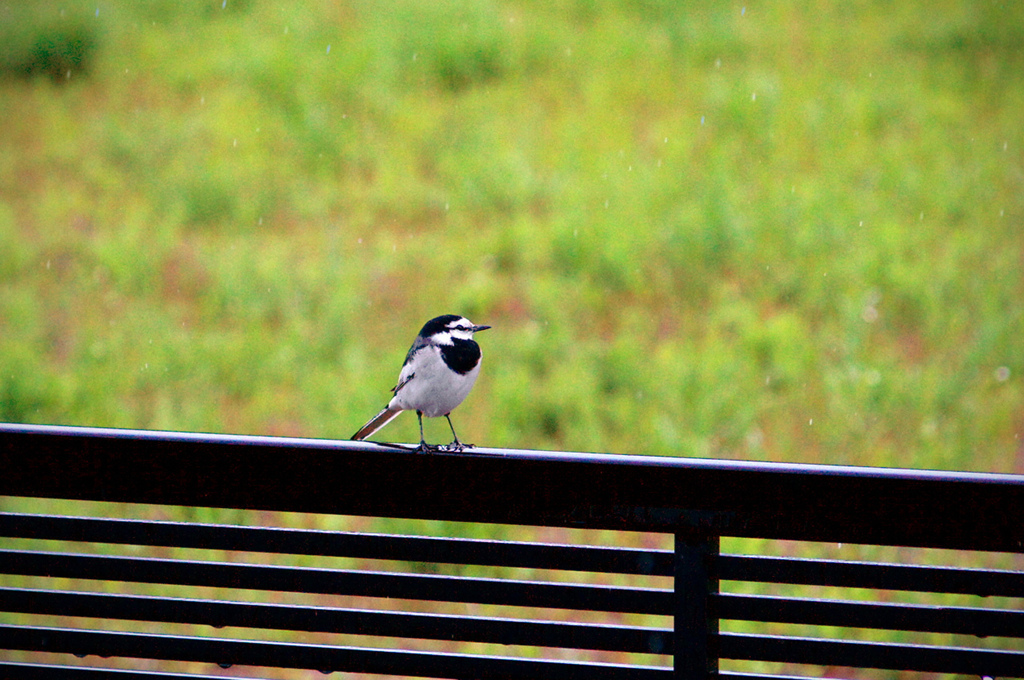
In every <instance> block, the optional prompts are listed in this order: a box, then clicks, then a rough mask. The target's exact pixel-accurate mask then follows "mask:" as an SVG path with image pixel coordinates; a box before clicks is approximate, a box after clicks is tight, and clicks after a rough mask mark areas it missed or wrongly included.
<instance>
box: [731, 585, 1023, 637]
mask: <svg viewBox="0 0 1024 680" xmlns="http://www.w3.org/2000/svg"><path fill="white" fill-rule="evenodd" d="M715 599H716V601H717V604H718V612H719V616H720V617H721V618H722V619H733V620H739V621H772V622H776V623H802V624H812V625H819V626H840V627H847V628H879V629H886V630H905V631H921V632H932V633H952V634H960V635H975V636H978V637H997V636H1001V637H1024V611H1015V610H1008V609H979V608H974V607H939V606H921V605H907V604H891V603H880V602H850V601H844V600H813V599H803V598H784V597H767V596H763V595H734V594H729V593H723V594H720V595H718V596H716V598H715Z"/></svg>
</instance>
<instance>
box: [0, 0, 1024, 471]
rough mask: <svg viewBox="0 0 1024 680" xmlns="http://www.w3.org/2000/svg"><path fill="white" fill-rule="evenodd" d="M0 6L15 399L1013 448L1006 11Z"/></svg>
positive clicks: (1021, 455) (945, 452) (1020, 284)
mask: <svg viewBox="0 0 1024 680" xmlns="http://www.w3.org/2000/svg"><path fill="white" fill-rule="evenodd" d="M0 19H2V22H0V32H2V33H3V35H2V38H3V39H2V40H0V44H3V45H4V47H3V51H2V53H0V91H2V93H0V129H2V130H3V132H2V133H0V420H5V421H20V422H45V423H64V424H80V425H97V426H115V427H139V428H155V429H174V430H199V431H229V432H247V433H269V434H285V435H303V436H316V437H347V436H349V435H350V434H351V433H352V432H353V431H354V430H355V429H356V428H357V427H358V426H359V425H360V424H362V422H363V421H364V420H365V419H366V418H367V417H369V415H370V414H372V413H374V412H375V410H376V409H377V408H379V407H380V406H381V405H382V404H383V402H384V401H385V400H386V397H387V394H388V392H387V390H388V388H390V387H391V385H392V384H393V380H394V377H395V375H396V374H397V370H398V367H399V365H400V363H401V361H402V358H403V356H404V352H405V350H406V349H407V347H408V344H409V343H410V342H411V340H412V337H413V335H414V333H415V331H416V329H418V328H419V326H420V325H421V324H422V323H423V321H425V320H426V319H427V318H430V317H431V316H434V315H436V314H440V313H447V312H456V313H463V314H466V315H467V316H469V317H470V318H472V319H473V320H474V321H478V322H480V323H488V324H491V325H493V326H494V327H495V329H494V330H493V331H490V332H489V333H488V334H486V335H484V336H481V344H482V345H483V348H484V352H485V355H486V358H485V364H484V369H483V373H482V376H481V379H480V381H479V384H478V386H477V388H476V390H475V392H474V394H473V395H472V396H471V397H470V398H469V400H468V401H467V402H466V404H464V405H463V406H462V407H460V409H459V410H458V411H457V412H456V418H455V420H456V422H457V423H458V426H459V432H460V433H461V434H462V435H463V437H464V438H465V439H466V440H468V441H471V442H475V443H478V444H486V445H493V446H511V447H524V448H534V447H537V448H562V449H570V450H597V451H616V452H627V453H645V454H658V455H685V456H714V457H733V458H751V459H761V460H784V461H807V462H835V463H853V464H868V465H898V466H913V467H933V468H954V469H972V470H997V471H1018V472H1022V471H1024V449H1022V448H1021V446H1022V444H1021V440H1020V436H1021V432H1022V430H1024V409H1022V397H1024V394H1022V382H1021V380H1022V377H1024V339H1022V338H1024V303H1022V300H1024V276H1022V257H1024V153H1022V149H1024V127H1022V126H1021V124H1020V123H1021V119H1020V111H1022V110H1024V82H1022V78H1024V76H1022V75H1021V74H1024V17H1022V16H1020V13H1019V12H1017V11H1016V10H1015V8H1014V7H1013V5H1012V3H1010V4H1000V3H994V2H982V3H977V2H962V1H954V0H943V1H940V2H939V3H937V4H936V3H927V4H925V3H922V2H911V3H901V4H900V5H898V6H893V5H891V4H890V3H881V2H856V3H846V4H843V5H841V6H830V5H827V4H821V3H808V2H783V3H771V4H753V3H751V4H746V5H745V4H743V3H720V4H715V5H710V6H699V7H697V6H692V5H688V4H683V3H667V2H656V1H654V0H651V1H647V2H643V1H636V2H626V1H623V2H606V3H589V2H583V1H582V0H581V1H578V2H571V1H563V2H556V3H535V2H531V1H529V0H520V1H517V2H479V3H456V2H427V1H425V0H401V1H399V2H395V3H390V4H389V5H388V6H387V7H386V8H381V7H380V6H379V5H377V4H370V3H367V2H363V1H360V0H350V1H338V2H321V3H313V4H310V3H286V2H267V3H252V2H237V1H235V0H228V2H226V3H224V2H221V1H220V0H217V1H216V2H202V3H193V4H191V5H189V6H182V5H180V3H170V2H166V1H164V0H150V1H149V2H144V3H134V4H129V3H113V4H103V3H97V2H91V3H90V2H84V1H79V0H75V1H72V2H68V3H64V4H63V6H62V8H55V7H53V6H52V5H51V4H49V3H41V2H34V3H33V2H30V3H6V4H4V5H3V6H2V7H0ZM76 40H77V41H78V42H75V41H76ZM40 45H42V46H44V47H45V46H46V45H50V46H51V48H50V52H49V53H50V54H51V56H50V57H47V59H49V61H45V60H44V61H43V62H42V63H43V64H50V66H45V67H44V66H40V65H38V64H37V62H39V60H40V59H41V57H39V55H40V54H44V55H45V54H48V53H47V52H46V51H45V50H43V51H42V52H40V49H41V48H40V47H39V46H40ZM61 45H64V46H65V47H61ZM68 45H71V47H70V48H68V47H66V46H68ZM75 45H78V47H77V48H76V47H74V46H75ZM61 50H64V52H67V53H68V54H70V57H69V56H67V55H65V56H63V57H62V56H57V57H54V56H52V54H58V55H59V54H61V53H62V52H61ZM69 59H71V60H72V62H68V60H69ZM75 59H77V61H74V60H75ZM33 60H35V61H33ZM68 63H73V67H72V68H67V64H68ZM33 64H36V65H33ZM428 428H429V429H428V438H432V439H435V440H437V441H443V440H444V437H445V436H446V429H447V425H446V424H445V423H443V422H441V423H436V422H430V423H428ZM382 435H383V436H385V437H387V438H391V439H396V440H404V441H412V440H414V439H415V437H416V436H417V432H416V423H415V418H404V419H399V420H398V421H396V423H395V424H393V425H391V426H390V427H389V428H388V430H385V431H384V432H383V433H382Z"/></svg>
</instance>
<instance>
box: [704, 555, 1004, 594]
mask: <svg viewBox="0 0 1024 680" xmlns="http://www.w3.org/2000/svg"><path fill="white" fill-rule="evenodd" d="M719 575H720V577H721V579H722V580H723V581H753V582H759V583H799V584H804V585H820V586H838V587H845V588H875V589H880V590H907V591H916V592H934V593H961V594H967V595H979V596H982V597H990V596H1001V597H1024V572H1018V571H999V570H990V569H957V568H953V567H932V566H919V565H906V564H884V563H873V562H852V561H842V560H809V559H800V558H793V557H758V556H749V555H723V556H722V559H721V561H720V571H719Z"/></svg>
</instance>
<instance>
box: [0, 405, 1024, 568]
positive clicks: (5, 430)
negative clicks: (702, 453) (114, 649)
mask: <svg viewBox="0 0 1024 680" xmlns="http://www.w3.org/2000/svg"><path fill="white" fill-rule="evenodd" d="M285 462H286V464H285ZM0 470H3V474H2V475H0V495H11V496H19V497H30V498H31V497H35V498H65V499H78V500H90V501H108V502H119V503H149V504H157V505H177V506H192V507H207V508H240V509H250V510H270V511H277V512H313V513H325V514H332V515H359V516H372V517H402V518H407V519H417V518H418V519H428V520H442V521H455V522H487V523H494V524H515V525H540V526H568V527H579V528H589V529H616V530H625V531H660V532H667V533H675V532H676V531H679V530H680V529H684V528H687V527H689V528H693V529H697V530H701V529H708V530H714V531H717V532H719V533H720V534H722V535H723V536H738V537H756V538H774V539H790V540H802V541H825V542H844V543H863V544H871V545H907V546H918V547H931V548H954V549H970V550H994V551H1000V550H1001V551H1012V552H1021V551H1024V523H1022V522H1020V519H1019V518H1021V517H1024V475H999V474H981V473H966V472H954V471H926V470H893V469H884V468H863V467H861V468H858V467H843V466H829V465H795V464H783V463H770V462H759V461H737V460H724V459H718V460H699V459H693V458H681V457H656V456H643V455H625V454H623V455H608V454H593V453H569V452H562V451H523V450H510V449H492V448H487V447H476V448H473V449H468V450H466V451H463V452H460V453H444V452H439V453H438V454H436V455H432V456H423V455H418V454H416V453H413V452H412V451H410V450H396V449H395V448H392V447H387V446H381V445H376V444H373V443H371V442H350V441H323V440H312V439H287V438H278V437H253V436H238V435H214V434H198V433H181V432H144V431H131V430H114V429H99V428H77V427H52V426H35V425H19V424H3V425H0ZM451 490H456V491H454V492H453V491H451ZM949 499H956V502H954V503H951V502H950V500H949Z"/></svg>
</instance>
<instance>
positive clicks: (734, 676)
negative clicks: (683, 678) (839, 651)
mask: <svg viewBox="0 0 1024 680" xmlns="http://www.w3.org/2000/svg"><path fill="white" fill-rule="evenodd" d="M828 677H829V680H841V678H839V676H836V675H832V674H831V673H830V674H829V676H828ZM717 680H818V676H810V677H809V676H806V675H775V674H766V673H737V672H734V671H720V672H719V673H718V678H717Z"/></svg>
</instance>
